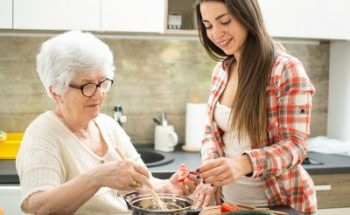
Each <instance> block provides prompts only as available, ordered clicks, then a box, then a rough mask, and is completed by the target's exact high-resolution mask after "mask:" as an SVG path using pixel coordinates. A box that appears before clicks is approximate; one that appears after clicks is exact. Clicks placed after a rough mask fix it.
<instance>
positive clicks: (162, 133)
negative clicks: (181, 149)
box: [154, 121, 178, 152]
mask: <svg viewBox="0 0 350 215" xmlns="http://www.w3.org/2000/svg"><path fill="white" fill-rule="evenodd" d="M166 124H167V123H166ZM177 143H178V137H177V134H176V133H175V131H174V126H172V125H165V124H164V121H163V125H161V126H160V125H157V126H156V127H155V130H154V147H155V149H156V150H158V151H163V152H171V151H174V147H175V146H176V145H177Z"/></svg>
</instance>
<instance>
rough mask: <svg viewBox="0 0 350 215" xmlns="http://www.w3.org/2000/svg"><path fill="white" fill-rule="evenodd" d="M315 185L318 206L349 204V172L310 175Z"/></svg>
mask: <svg viewBox="0 0 350 215" xmlns="http://www.w3.org/2000/svg"><path fill="white" fill-rule="evenodd" d="M311 177H312V179H313V180H314V183H315V186H316V194H317V203H318V208H319V209H322V208H345V207H349V206H350V198H349V193H350V174H349V173H348V174H324V175H311Z"/></svg>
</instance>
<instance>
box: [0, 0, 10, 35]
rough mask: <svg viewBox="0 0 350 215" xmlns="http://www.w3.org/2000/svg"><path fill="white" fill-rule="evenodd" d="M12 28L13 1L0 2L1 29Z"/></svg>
mask: <svg viewBox="0 0 350 215" xmlns="http://www.w3.org/2000/svg"><path fill="white" fill-rule="evenodd" d="M11 28H12V0H0V29H11Z"/></svg>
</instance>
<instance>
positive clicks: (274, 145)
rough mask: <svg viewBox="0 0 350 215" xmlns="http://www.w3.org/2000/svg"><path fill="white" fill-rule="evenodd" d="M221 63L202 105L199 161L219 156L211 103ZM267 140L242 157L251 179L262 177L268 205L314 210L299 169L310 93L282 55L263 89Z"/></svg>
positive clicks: (221, 77)
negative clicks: (250, 168) (204, 117)
mask: <svg viewBox="0 0 350 215" xmlns="http://www.w3.org/2000/svg"><path fill="white" fill-rule="evenodd" d="M224 68H225V67H224V64H223V63H222V62H220V63H218V64H217V65H216V67H215V68H214V71H213V75H212V86H211V91H210V96H209V100H208V120H207V124H206V127H205V137H204V139H203V142H202V143H203V145H202V159H203V160H206V159H212V158H216V157H218V156H224V153H223V146H224V142H223V140H222V135H223V131H222V130H221V129H220V128H219V127H218V125H217V123H216V122H215V118H214V109H215V106H216V103H217V101H218V99H219V97H220V95H221V94H222V92H223V91H224V89H225V87H226V84H227V80H228V72H227V71H225V69H224ZM266 90H267V99H268V107H267V116H268V125H267V137H266V139H265V144H264V145H265V146H264V147H263V148H259V149H252V150H250V151H246V152H245V153H246V154H247V155H248V156H249V157H250V160H251V163H252V166H253V173H252V177H253V178H260V177H261V178H263V179H264V181H265V183H264V189H265V193H266V195H267V198H268V201H269V204H270V205H289V206H291V207H293V208H294V209H296V210H297V211H299V212H303V213H306V214H310V213H314V212H315V211H316V209H317V201H316V192H315V188H314V184H313V181H312V179H311V177H310V176H309V175H308V173H307V172H306V171H305V170H304V168H303V167H302V166H301V162H302V161H303V160H304V158H305V156H306V154H307V146H306V145H307V137H308V135H309V133H310V131H309V130H310V128H309V127H310V115H311V102H312V95H313V94H314V92H315V89H314V87H313V85H312V84H311V82H310V80H309V78H308V76H307V74H306V72H305V70H304V67H303V65H302V63H301V62H300V61H299V60H298V59H296V58H294V57H292V56H290V55H287V54H282V55H280V56H278V57H277V59H276V61H275V63H274V66H273V71H272V74H271V80H270V83H269V85H268V87H267V89H266Z"/></svg>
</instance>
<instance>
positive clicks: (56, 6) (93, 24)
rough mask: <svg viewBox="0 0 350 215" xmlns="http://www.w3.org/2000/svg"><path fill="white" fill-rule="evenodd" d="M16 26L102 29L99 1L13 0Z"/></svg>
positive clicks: (41, 28)
mask: <svg viewBox="0 0 350 215" xmlns="http://www.w3.org/2000/svg"><path fill="white" fill-rule="evenodd" d="M13 25H14V26H13V27H14V29H34V30H70V29H80V30H99V28H100V0H74V1H73V0H14V23H13Z"/></svg>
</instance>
